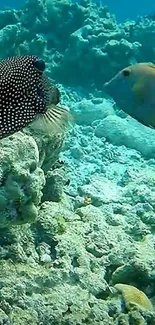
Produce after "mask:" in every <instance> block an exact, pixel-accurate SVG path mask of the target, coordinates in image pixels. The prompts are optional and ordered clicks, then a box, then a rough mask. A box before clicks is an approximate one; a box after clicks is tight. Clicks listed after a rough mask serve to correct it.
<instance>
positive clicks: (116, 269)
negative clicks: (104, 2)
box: [0, 0, 155, 325]
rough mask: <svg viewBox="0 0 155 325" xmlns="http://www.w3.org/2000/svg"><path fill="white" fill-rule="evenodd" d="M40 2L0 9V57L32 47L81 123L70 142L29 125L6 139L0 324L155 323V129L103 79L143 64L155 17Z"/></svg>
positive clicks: (0, 165) (1, 171)
mask: <svg viewBox="0 0 155 325" xmlns="http://www.w3.org/2000/svg"><path fill="white" fill-rule="evenodd" d="M45 3H46V7H45V4H44V1H40V2H39V4H38V3H37V2H36V1H34V0H33V1H29V3H28V6H27V9H26V10H25V12H24V13H23V12H18V11H6V12H5V14H4V13H3V14H2V12H0V16H1V20H0V25H1V26H0V28H1V29H0V44H1V45H2V44H3V47H4V49H5V50H4V51H3V52H2V51H1V57H3V56H5V55H7V54H8V52H9V50H8V44H14V47H12V55H17V54H20V55H21V54H28V53H31V52H33V51H34V48H36V51H37V50H38V53H41V55H42V57H43V58H44V59H45V61H46V62H47V72H48V74H49V75H50V76H51V77H52V76H54V78H55V82H56V83H57V85H58V86H59V89H60V91H61V94H62V98H61V103H62V104H63V105H64V104H65V105H67V106H68V107H69V108H70V111H71V113H72V115H73V116H74V123H73V125H72V126H71V128H70V129H69V130H68V132H67V133H66V134H65V137H64V135H63V134H57V135H56V136H54V135H52V134H51V135H48V134H45V133H44V132H42V131H41V130H40V132H38V131H36V130H34V129H33V128H32V127H28V128H26V129H25V130H23V132H18V133H16V134H14V135H12V136H10V137H8V138H6V139H3V140H2V141H1V142H0V325H82V324H86V325H154V324H155V267H154V266H155V236H154V233H155V130H153V129H151V128H147V127H145V126H143V125H141V124H139V123H138V122H137V121H135V120H133V119H132V118H131V117H129V116H127V115H126V114H125V113H123V112H121V111H120V110H119V108H118V107H116V105H115V103H114V102H113V101H112V99H110V98H108V97H107V96H106V95H105V94H104V93H103V90H102V84H103V83H104V82H105V81H106V79H107V78H110V77H111V75H113V74H115V72H116V71H117V70H119V69H120V68H122V66H123V65H126V64H128V63H133V62H136V61H138V59H139V58H141V60H144V59H147V57H148V51H146V46H145V44H144V43H145V42H144V40H143V38H144V35H146V34H145V33H147V35H149V36H148V40H150V42H149V41H148V44H147V46H148V48H150V49H151V41H152V39H154V34H153V35H152V30H153V28H154V24H155V22H154V21H152V20H147V21H146V20H141V21H140V22H137V23H135V25H134V22H128V23H126V24H125V25H118V24H117V22H116V21H115V19H114V17H113V16H111V15H110V13H109V12H108V10H107V9H106V8H104V7H97V6H96V5H91V3H89V2H88V1H83V2H82V3H81V5H78V4H72V3H71V2H70V1H65V2H63V1H59V2H58V1H53V2H52V5H51V1H50V0H47V1H45ZM37 5H38V7H37ZM32 9H33V10H32ZM38 10H40V11H38ZM41 10H42V11H41ZM41 12H42V15H41ZM36 13H37V16H36ZM43 13H44V15H43ZM10 17H11V18H10ZM34 17H36V18H35V19H34ZM9 19H12V23H11V24H10V23H9ZM52 19H53V21H52ZM75 19H77V20H76V23H75ZM33 20H34V24H33V25H32V28H31V34H30V33H29V27H28V26H30V22H32V21H33ZM101 21H103V23H102V30H101ZM103 25H104V26H103ZM52 26H53V27H52ZM93 26H96V27H95V28H94V29H93ZM131 26H132V33H131V34H130V33H129V29H130V28H129V27H131ZM141 26H143V27H144V28H143V29H140V28H141ZM50 27H51V28H53V34H51V32H50V35H49V32H47V30H48V31H49V29H50ZM24 33H25V34H24ZM129 34H130V35H129ZM5 35H8V38H5ZM51 35H52V36H51ZM56 35H58V36H57V39H56ZM63 35H65V37H64V39H63ZM99 41H100V43H99ZM7 42H8V43H7ZM11 42H12V43H11ZM103 44H104V48H103ZM143 44H144V45H143ZM52 49H53V50H52ZM123 51H124V52H123ZM121 53H126V55H125V56H124V62H122V60H121V59H120V57H122V56H123V55H122V56H120V55H121ZM73 54H74V55H73ZM152 57H153V52H151V50H150V60H151V58H152ZM89 58H90V60H89ZM76 60H78V61H77V62H78V65H77V67H76V66H75V61H76ZM86 62H87V64H86ZM92 62H93V64H92ZM106 62H107V64H106ZM100 65H101V66H102V67H103V71H102V69H100V72H99V70H98V67H99V66H100ZM76 68H77V71H78V73H77V78H76V74H75V71H76ZM68 71H70V74H69V73H68ZM95 71H97V72H98V73H95ZM90 75H91V78H89V76H90ZM65 79H66V82H64V81H65Z"/></svg>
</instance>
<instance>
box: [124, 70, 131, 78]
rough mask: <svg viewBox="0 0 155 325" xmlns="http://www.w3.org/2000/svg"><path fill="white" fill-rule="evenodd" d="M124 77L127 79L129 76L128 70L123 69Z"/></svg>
mask: <svg viewBox="0 0 155 325" xmlns="http://www.w3.org/2000/svg"><path fill="white" fill-rule="evenodd" d="M122 73H123V76H124V77H129V76H130V70H129V69H124V70H123V71H122Z"/></svg>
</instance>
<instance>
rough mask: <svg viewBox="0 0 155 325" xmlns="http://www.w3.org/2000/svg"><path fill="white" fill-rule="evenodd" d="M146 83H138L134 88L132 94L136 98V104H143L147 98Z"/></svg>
mask: <svg viewBox="0 0 155 325" xmlns="http://www.w3.org/2000/svg"><path fill="white" fill-rule="evenodd" d="M146 89H147V88H146V86H145V82H143V80H142V81H138V82H136V83H135V84H134V85H133V87H132V93H133V96H134V100H135V104H143V103H144V100H145V98H146V96H147V91H146Z"/></svg>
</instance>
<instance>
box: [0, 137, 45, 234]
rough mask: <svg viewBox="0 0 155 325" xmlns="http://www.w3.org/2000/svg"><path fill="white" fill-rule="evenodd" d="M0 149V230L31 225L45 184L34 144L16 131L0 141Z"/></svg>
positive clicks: (32, 140)
mask: <svg viewBox="0 0 155 325" xmlns="http://www.w3.org/2000/svg"><path fill="white" fill-rule="evenodd" d="M0 150H1V153H0V159H1V165H0V183H1V186H0V210H1V218H0V228H4V227H7V226H10V225H16V224H22V223H27V222H34V220H35V219H36V218H37V216H38V205H39V203H40V201H41V196H42V192H41V190H42V188H43V186H44V182H45V179H44V174H43V172H42V170H41V169H40V168H39V167H38V164H39V152H38V148H37V145H36V143H35V141H34V139H33V138H32V137H28V136H26V135H24V134H23V133H20V132H19V133H18V134H16V135H13V136H11V137H9V138H8V139H4V140H3V141H1V148H0Z"/></svg>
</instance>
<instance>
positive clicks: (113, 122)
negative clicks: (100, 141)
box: [95, 115, 155, 159]
mask: <svg viewBox="0 0 155 325" xmlns="http://www.w3.org/2000/svg"><path fill="white" fill-rule="evenodd" d="M95 134H96V136H97V137H99V138H102V137H105V138H106V139H107V140H108V141H110V142H111V143H113V144H114V145H117V146H122V145H125V146H126V147H128V148H131V149H136V150H137V151H140V153H141V154H142V155H144V156H145V157H146V158H147V159H149V158H155V150H154V148H155V131H154V130H153V129H151V128H147V127H145V126H143V125H141V124H139V123H138V122H137V121H134V120H133V119H131V118H130V117H129V118H128V119H125V118H124V119H122V118H121V117H118V116H115V115H113V116H108V117H106V118H105V119H104V120H103V121H101V122H100V123H99V124H98V125H97V126H96V129H95Z"/></svg>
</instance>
